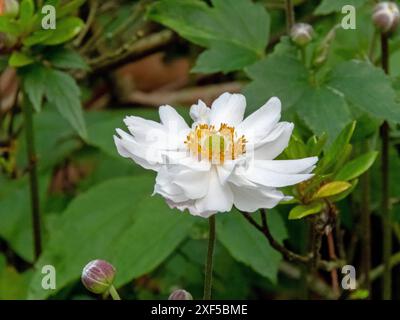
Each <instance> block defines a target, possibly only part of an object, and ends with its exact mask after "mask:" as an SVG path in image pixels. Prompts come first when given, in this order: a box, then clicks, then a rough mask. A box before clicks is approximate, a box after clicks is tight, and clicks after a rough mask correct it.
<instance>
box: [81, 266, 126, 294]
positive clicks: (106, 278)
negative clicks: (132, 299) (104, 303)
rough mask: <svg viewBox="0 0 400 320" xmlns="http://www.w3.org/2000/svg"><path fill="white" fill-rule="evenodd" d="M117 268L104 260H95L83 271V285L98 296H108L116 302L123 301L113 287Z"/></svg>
mask: <svg viewBox="0 0 400 320" xmlns="http://www.w3.org/2000/svg"><path fill="white" fill-rule="evenodd" d="M115 272H116V271H115V268H114V266H113V265H111V264H110V263H108V262H107V261H104V260H93V261H91V262H89V263H88V264H87V265H86V266H85V267H84V268H83V271H82V277H81V280H82V283H83V285H84V286H85V287H86V289H88V290H89V291H90V292H93V293H96V294H103V296H107V295H108V294H110V295H111V297H112V298H113V299H114V300H121V299H120V297H119V295H118V293H117V291H116V290H115V288H114V286H113V282H114V278H115Z"/></svg>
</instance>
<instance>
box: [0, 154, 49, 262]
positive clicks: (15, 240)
mask: <svg viewBox="0 0 400 320" xmlns="http://www.w3.org/2000/svg"><path fill="white" fill-rule="evenodd" d="M23 151H24V150H23ZM49 178H50V177H49V175H44V176H41V177H40V179H39V187H40V188H39V189H40V200H41V203H42V202H43V201H44V199H45V195H46V190H47V188H48V183H49ZM0 183H1V184H0V221H1V223H0V237H1V238H3V239H5V240H6V241H7V243H8V244H9V246H10V247H11V248H12V249H13V250H14V251H15V252H16V253H17V254H18V255H19V256H21V257H22V258H23V259H25V260H26V261H29V262H32V261H33V239H32V222H31V221H32V219H31V208H30V193H29V182H28V177H24V178H22V179H19V180H5V179H4V180H3V179H2V180H1V181H0Z"/></svg>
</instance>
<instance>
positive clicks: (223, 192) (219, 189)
mask: <svg viewBox="0 0 400 320" xmlns="http://www.w3.org/2000/svg"><path fill="white" fill-rule="evenodd" d="M232 206H233V194H232V191H231V189H230V186H229V185H228V184H226V185H224V186H223V185H222V184H221V182H220V181H219V178H218V174H217V171H216V170H215V169H214V170H211V172H210V178H209V186H208V192H207V195H206V196H205V197H204V198H201V199H199V200H197V201H196V204H195V208H196V211H197V212H200V213H207V212H227V211H231V209H232Z"/></svg>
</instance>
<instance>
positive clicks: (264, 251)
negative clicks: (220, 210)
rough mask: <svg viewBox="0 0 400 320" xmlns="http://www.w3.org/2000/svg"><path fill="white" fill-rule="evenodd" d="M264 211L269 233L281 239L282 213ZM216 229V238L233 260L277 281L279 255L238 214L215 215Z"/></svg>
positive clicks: (274, 281) (261, 235) (282, 232)
mask: <svg viewBox="0 0 400 320" xmlns="http://www.w3.org/2000/svg"><path fill="white" fill-rule="evenodd" d="M267 214H268V221H269V226H270V228H271V232H272V234H273V235H274V237H275V239H277V240H278V241H279V242H282V241H283V240H284V239H286V238H287V237H288V235H287V231H286V228H285V225H284V222H283V220H282V218H281V216H280V215H279V214H278V212H275V211H269V212H267ZM217 230H218V231H217V235H218V240H219V241H221V242H222V244H223V245H224V246H225V247H226V248H227V249H228V251H229V252H230V254H231V255H232V256H233V257H234V258H235V259H236V260H238V261H240V262H242V263H244V264H246V265H248V266H250V267H251V268H252V269H253V270H255V271H256V272H258V273H259V274H261V275H263V276H264V277H266V278H267V279H269V280H270V281H272V282H273V283H276V282H277V273H278V267H279V264H280V262H281V260H282V256H281V254H280V253H279V252H277V251H275V249H273V248H272V247H271V246H270V245H269V243H268V241H267V239H266V238H265V237H264V236H263V234H262V233H261V232H259V231H258V230H257V229H255V228H254V227H253V226H252V225H250V224H249V223H248V222H247V221H246V219H244V218H243V217H242V216H241V214H240V213H238V212H236V211H235V212H232V213H229V214H222V215H218V217H217Z"/></svg>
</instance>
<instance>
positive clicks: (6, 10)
mask: <svg viewBox="0 0 400 320" xmlns="http://www.w3.org/2000/svg"><path fill="white" fill-rule="evenodd" d="M18 12H19V3H18V0H0V16H8V17H11V18H15V17H16V16H17V15H18Z"/></svg>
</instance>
